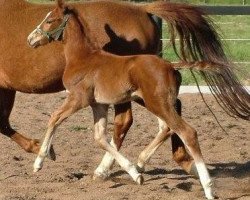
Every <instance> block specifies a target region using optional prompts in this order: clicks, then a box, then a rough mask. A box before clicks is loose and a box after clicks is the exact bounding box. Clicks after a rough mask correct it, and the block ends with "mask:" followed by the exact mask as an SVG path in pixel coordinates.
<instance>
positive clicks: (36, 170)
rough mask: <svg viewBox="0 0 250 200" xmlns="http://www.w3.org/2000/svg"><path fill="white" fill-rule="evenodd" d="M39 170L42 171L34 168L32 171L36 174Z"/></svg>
mask: <svg viewBox="0 0 250 200" xmlns="http://www.w3.org/2000/svg"><path fill="white" fill-rule="evenodd" d="M41 169H42V168H34V169H33V172H34V173H36V172H38V171H40V170H41Z"/></svg>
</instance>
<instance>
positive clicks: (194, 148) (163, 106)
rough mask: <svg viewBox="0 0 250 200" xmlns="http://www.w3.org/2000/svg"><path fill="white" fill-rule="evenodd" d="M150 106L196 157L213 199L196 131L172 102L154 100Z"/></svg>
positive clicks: (203, 185) (199, 170)
mask: <svg viewBox="0 0 250 200" xmlns="http://www.w3.org/2000/svg"><path fill="white" fill-rule="evenodd" d="M155 105H157V106H155ZM148 108H149V110H150V111H151V112H153V113H154V114H156V115H157V116H158V117H161V118H162V119H164V121H165V122H166V123H167V124H168V126H169V127H170V128H171V129H172V130H173V131H174V132H176V133H177V134H178V136H179V137H180V138H181V139H182V141H183V143H184V144H185V145H186V146H187V148H188V150H189V151H190V153H191V155H192V157H193V158H194V162H195V166H196V168H197V171H198V175H199V178H200V181H201V184H202V187H203V189H204V191H205V195H206V197H207V198H208V199H213V198H214V197H213V193H212V180H211V178H210V176H209V173H208V170H207V168H206V165H205V163H204V160H203V157H202V154H201V150H200V146H199V143H198V139H197V133H196V131H195V130H194V129H193V128H192V127H191V126H190V125H188V124H187V123H186V122H185V121H184V120H183V119H182V118H181V117H180V116H179V115H178V114H177V113H176V112H175V110H174V109H173V107H172V106H171V103H165V102H162V103H161V101H159V102H158V103H157V104H156V103H155V102H154V103H153V104H151V105H149V107H148Z"/></svg>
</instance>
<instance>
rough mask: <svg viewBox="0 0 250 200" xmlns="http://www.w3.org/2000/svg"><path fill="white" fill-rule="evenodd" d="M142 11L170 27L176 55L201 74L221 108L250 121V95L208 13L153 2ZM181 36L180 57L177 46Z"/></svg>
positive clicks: (144, 6)
mask: <svg viewBox="0 0 250 200" xmlns="http://www.w3.org/2000/svg"><path fill="white" fill-rule="evenodd" d="M141 7H142V9H144V10H145V11H146V12H148V13H151V14H154V15H156V16H158V17H161V18H162V19H164V20H165V21H166V22H167V23H168V24H169V29H170V38H171V42H172V45H173V47H174V49H175V52H176V53H177V55H178V56H179V57H180V59H181V60H183V61H184V62H185V65H186V66H187V65H189V66H190V67H191V66H193V67H191V68H194V69H198V70H199V72H200V74H201V75H202V76H203V78H204V80H205V81H206V83H207V84H208V86H209V87H210V89H211V90H212V91H213V94H214V96H215V98H216V99H217V100H219V102H220V105H221V106H222V107H223V108H224V109H225V110H227V111H229V113H231V114H232V115H234V116H238V117H240V118H243V119H248V120H249V116H250V105H249V104H250V95H249V93H248V91H247V90H246V89H245V88H244V87H243V86H242V85H241V83H240V82H239V81H238V79H237V77H236V76H235V74H234V72H233V70H232V67H231V66H232V64H231V63H230V62H229V61H228V59H227V57H226V55H225V52H224V50H223V47H222V44H221V41H220V39H219V35H218V33H217V32H216V31H215V29H214V27H213V24H212V22H211V21H210V20H209V18H208V17H207V16H205V13H204V12H203V11H202V10H201V9H200V8H198V7H195V6H191V5H187V4H177V3H170V2H153V3H149V4H145V5H142V6H141ZM177 35H178V37H179V39H180V50H179V54H178V52H177V48H176V44H175V39H176V36H177ZM196 61H198V62H196ZM190 62H193V63H192V64H191V65H190ZM188 63H189V64H188ZM182 64H184V63H182ZM199 67H200V68H199Z"/></svg>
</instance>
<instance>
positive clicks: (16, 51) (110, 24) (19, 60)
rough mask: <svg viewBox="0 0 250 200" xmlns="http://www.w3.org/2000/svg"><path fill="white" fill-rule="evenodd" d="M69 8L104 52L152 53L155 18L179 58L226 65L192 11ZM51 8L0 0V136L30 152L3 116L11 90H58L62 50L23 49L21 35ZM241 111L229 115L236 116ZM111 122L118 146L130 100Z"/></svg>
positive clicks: (156, 39) (93, 5)
mask: <svg viewBox="0 0 250 200" xmlns="http://www.w3.org/2000/svg"><path fill="white" fill-rule="evenodd" d="M74 6H75V7H77V9H78V10H79V14H80V15H81V16H82V17H83V18H84V19H85V20H86V21H87V22H88V26H89V29H90V32H91V33H92V35H93V36H94V37H95V39H96V41H97V43H98V44H99V45H100V46H101V47H102V48H103V49H104V50H106V51H109V52H112V53H115V54H119V55H130V54H142V53H144V54H157V53H158V47H159V44H160V35H159V28H158V27H157V25H156V24H155V22H154V20H153V17H152V15H157V16H159V17H161V18H162V19H164V20H166V22H168V23H169V28H170V35H171V38H172V42H173V45H174V47H175V43H174V41H175V40H174V39H175V36H176V35H179V38H180V41H181V42H180V44H181V46H180V50H179V55H180V57H181V58H183V59H187V58H190V56H191V59H192V60H206V61H218V62H221V63H227V59H226V57H225V54H224V52H223V49H222V46H221V43H220V41H219V39H218V35H217V33H216V31H215V30H214V28H213V26H212V24H211V23H210V22H209V20H207V19H206V16H204V15H203V14H204V13H203V12H202V11H201V10H199V9H197V8H196V7H193V6H188V5H183V4H174V3H170V2H153V3H149V4H131V3H124V2H117V1H114V2H112V1H97V2H94V1H93V2H81V3H74ZM51 8H52V5H48V4H46V5H44V4H32V3H28V2H26V1H25V0H0V27H1V29H0V36H1V45H0V55H1V56H0V132H1V133H2V134H4V135H5V136H8V137H10V138H11V139H12V140H14V141H15V142H16V143H18V144H19V145H20V146H21V147H22V148H24V149H25V150H26V151H27V152H33V153H38V151H39V143H38V141H37V140H32V139H29V138H27V137H25V136H23V135H22V134H21V133H19V132H17V131H16V130H14V129H13V128H12V127H11V125H10V122H9V116H10V113H11V110H12V107H13V105H14V100H15V94H16V91H21V92H25V93H48V92H58V91H61V90H64V87H63V84H62V81H61V78H62V75H63V71H64V67H65V58H64V54H63V48H62V46H61V45H59V44H57V43H51V44H50V45H49V46H48V47H46V49H45V48H39V49H37V50H36V51H33V50H32V49H29V48H28V47H27V45H26V37H27V35H28V33H29V32H30V30H32V27H34V25H35V24H37V22H38V21H37V19H40V18H42V16H44V14H46V13H47V12H48V11H49V10H51ZM124 18H126V20H123V19H124ZM17 47H18V48H17ZM242 96H243V95H239V96H237V98H238V100H237V102H236V103H234V102H233V101H229V103H228V105H236V106H235V107H238V105H245V103H244V98H243V97H242ZM177 103H178V104H177V105H179V104H180V102H177ZM179 108H180V107H179ZM243 111H244V109H242V110H240V111H237V110H236V111H235V112H236V115H240V116H241V115H242V114H241V113H243V115H244V112H243ZM237 112H238V114H237ZM114 124H115V128H114V142H115V143H116V144H117V146H118V148H119V147H120V146H121V143H122V141H123V139H124V137H125V135H126V133H127V131H128V129H129V127H130V126H131V124H132V112H131V104H130V102H128V103H125V104H122V105H115V123H114ZM171 139H172V146H173V149H172V150H173V158H174V160H175V161H176V162H177V163H178V164H179V165H180V166H182V168H183V169H184V170H185V171H186V172H188V173H190V172H191V171H190V170H191V169H192V167H191V166H192V163H193V160H192V158H191V157H190V156H189V155H188V154H187V152H186V150H185V148H184V144H183V143H182V142H181V140H180V138H179V137H178V135H176V134H173V135H171Z"/></svg>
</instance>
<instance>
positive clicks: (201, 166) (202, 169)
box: [195, 162, 214, 199]
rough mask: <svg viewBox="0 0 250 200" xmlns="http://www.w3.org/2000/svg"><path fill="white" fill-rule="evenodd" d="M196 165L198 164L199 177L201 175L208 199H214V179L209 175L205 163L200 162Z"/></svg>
mask: <svg viewBox="0 0 250 200" xmlns="http://www.w3.org/2000/svg"><path fill="white" fill-rule="evenodd" d="M195 165H196V168H197V171H198V174H199V177H200V181H201V185H202V187H203V189H204V192H205V195H206V197H207V199H214V196H213V191H212V180H211V178H210V176H209V173H208V170H207V167H206V165H205V163H203V162H198V163H195Z"/></svg>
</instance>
